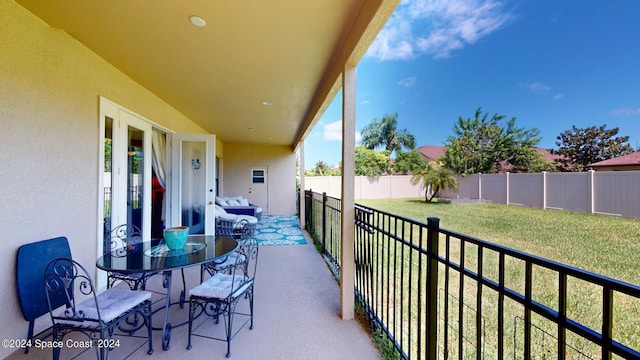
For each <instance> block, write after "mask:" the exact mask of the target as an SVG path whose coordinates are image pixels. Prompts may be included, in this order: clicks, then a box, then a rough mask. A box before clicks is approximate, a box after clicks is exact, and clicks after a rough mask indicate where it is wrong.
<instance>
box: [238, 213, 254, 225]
mask: <svg viewBox="0 0 640 360" xmlns="http://www.w3.org/2000/svg"><path fill="white" fill-rule="evenodd" d="M237 216H238V221H242V220H247V222H248V223H249V224H257V223H258V218H257V217H255V216H251V215H237Z"/></svg>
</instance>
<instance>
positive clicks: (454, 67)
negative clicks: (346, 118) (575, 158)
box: [305, 0, 640, 168]
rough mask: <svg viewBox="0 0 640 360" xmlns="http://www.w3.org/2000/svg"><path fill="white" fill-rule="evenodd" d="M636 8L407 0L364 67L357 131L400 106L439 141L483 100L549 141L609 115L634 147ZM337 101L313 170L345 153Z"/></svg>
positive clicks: (405, 123)
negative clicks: (321, 162) (342, 145)
mask: <svg viewBox="0 0 640 360" xmlns="http://www.w3.org/2000/svg"><path fill="white" fill-rule="evenodd" d="M638 14H640V1H635V0H561V1H558V0H502V1H498V0H410V1H402V2H401V3H400V5H399V6H398V8H397V9H396V11H395V13H394V14H393V15H392V17H391V19H390V20H389V22H388V23H387V24H386V26H385V27H384V29H383V30H382V31H381V32H380V34H379V35H378V37H377V38H376V40H375V41H374V43H373V44H372V45H371V47H370V48H369V51H368V52H367V55H365V57H364V58H363V59H362V61H361V62H360V64H359V65H358V68H357V70H356V74H357V84H356V86H357V93H356V98H357V105H356V129H357V130H358V131H360V130H362V128H363V127H364V126H365V125H367V124H368V123H369V122H370V121H371V120H373V119H380V118H382V117H383V116H384V115H385V114H391V113H395V112H397V113H398V128H399V129H403V128H406V129H407V130H408V131H409V132H410V133H411V134H413V135H414V136H415V137H416V143H417V146H422V145H443V143H444V141H445V140H446V139H447V137H448V136H450V135H452V128H453V125H454V123H455V122H456V121H457V120H458V117H460V116H462V117H464V118H469V117H473V116H474V114H475V110H476V109H477V108H478V107H482V109H483V111H485V112H489V113H490V114H493V113H498V114H502V115H506V116H507V117H508V118H510V117H514V116H515V117H516V119H517V120H516V125H518V126H520V127H525V128H532V127H535V128H537V129H538V130H540V136H541V137H542V140H541V141H540V143H539V146H542V147H545V148H557V146H556V145H555V142H556V137H557V136H558V135H559V134H560V133H561V132H563V131H565V130H569V129H571V127H572V126H573V125H575V126H577V127H579V128H585V127H589V126H600V125H603V124H606V125H607V128H609V129H610V128H614V127H618V128H619V129H620V132H619V133H618V135H619V136H629V137H630V139H629V144H630V145H631V146H633V147H634V148H638V147H640V21H639V20H638V16H639V15H638ZM341 106H342V105H341V94H339V95H338V96H337V97H336V99H335V100H334V102H333V103H332V105H331V106H330V107H329V108H328V109H327V111H326V112H325V113H324V115H323V116H322V118H321V119H320V121H319V122H318V124H317V125H316V127H315V128H314V130H313V131H312V132H311V135H309V136H308V137H307V139H306V141H305V167H306V168H312V167H313V166H314V165H315V164H316V163H317V162H318V161H319V160H323V161H325V162H326V163H328V164H330V165H337V164H338V163H339V161H340V158H341V155H340V153H341V142H340V141H341V140H340V138H341V134H340V131H341V120H342V108H341ZM358 139H359V134H356V140H358Z"/></svg>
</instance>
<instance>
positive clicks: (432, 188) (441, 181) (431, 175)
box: [411, 163, 458, 202]
mask: <svg viewBox="0 0 640 360" xmlns="http://www.w3.org/2000/svg"><path fill="white" fill-rule="evenodd" d="M411 183H412V184H413V185H418V184H422V187H423V188H424V201H425V202H431V201H432V200H433V198H434V197H435V196H436V195H437V194H438V191H440V190H445V189H453V190H457V189H458V179H457V178H456V174H455V172H454V171H453V170H451V169H448V168H446V167H444V166H442V165H440V164H437V163H436V164H434V163H429V164H427V166H426V167H425V168H424V169H422V170H420V171H419V172H417V173H415V174H414V175H413V176H412V177H411Z"/></svg>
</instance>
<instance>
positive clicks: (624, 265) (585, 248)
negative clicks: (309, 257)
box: [358, 199, 640, 285]
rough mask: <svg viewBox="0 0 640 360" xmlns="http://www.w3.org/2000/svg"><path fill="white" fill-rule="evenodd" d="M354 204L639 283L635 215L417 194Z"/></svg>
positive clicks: (639, 238)
mask: <svg viewBox="0 0 640 360" xmlns="http://www.w3.org/2000/svg"><path fill="white" fill-rule="evenodd" d="M358 203H359V204H362V205H365V206H369V207H372V208H375V209H379V210H382V211H386V212H389V213H392V214H397V215H400V216H404V217H407V218H410V219H414V220H418V221H422V222H425V223H426V222H427V218H428V217H437V218H440V227H442V228H445V229H448V230H452V231H456V232H459V233H462V234H465V235H468V236H473V237H476V238H479V239H481V240H485V241H488V242H492V243H496V244H500V245H503V246H506V247H509V248H512V249H516V250H520V251H523V252H527V253H531V254H534V255H537V256H540V257H543V258H547V259H550V260H554V261H558V262H560V263H563V264H567V265H571V266H575V267H578V268H580V269H585V270H588V271H591V272H595V273H598V274H602V275H605V276H609V277H612V278H614V279H618V280H622V281H626V282H629V283H632V284H636V285H638V284H640V276H639V275H638V274H640V261H638V259H637V257H638V255H639V254H640V220H637V219H627V218H622V217H612V216H607V215H598V214H584V213H577V212H567V211H558V210H542V209H532V208H527V207H520V206H507V205H502V204H438V203H425V202H424V200H422V199H395V200H359V201H358Z"/></svg>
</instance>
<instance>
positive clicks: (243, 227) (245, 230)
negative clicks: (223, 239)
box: [200, 218, 256, 282]
mask: <svg viewBox="0 0 640 360" xmlns="http://www.w3.org/2000/svg"><path fill="white" fill-rule="evenodd" d="M255 232H256V224H252V223H250V222H249V221H247V220H244V219H242V220H239V221H230V220H223V219H220V218H218V219H216V235H217V236H227V237H230V238H234V239H236V240H237V241H238V244H240V246H239V247H238V250H236V251H234V252H233V253H231V254H229V256H227V257H226V258H224V259H222V260H220V261H212V262H208V263H206V264H202V265H201V268H200V282H202V281H203V280H204V274H205V272H207V273H209V275H210V276H212V275H213V274H214V273H216V272H220V271H226V270H228V269H229V268H231V267H234V266H241V267H242V268H244V269H246V265H247V257H246V254H245V253H244V251H243V249H245V248H244V247H243V246H242V244H243V243H244V242H245V241H246V240H249V239H253V238H254V236H255Z"/></svg>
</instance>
